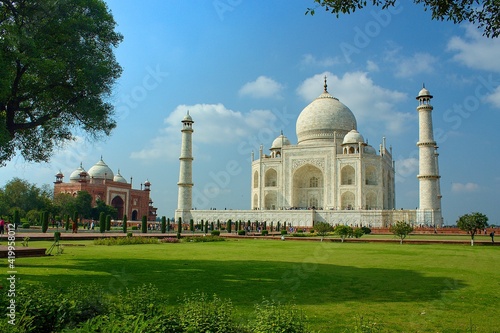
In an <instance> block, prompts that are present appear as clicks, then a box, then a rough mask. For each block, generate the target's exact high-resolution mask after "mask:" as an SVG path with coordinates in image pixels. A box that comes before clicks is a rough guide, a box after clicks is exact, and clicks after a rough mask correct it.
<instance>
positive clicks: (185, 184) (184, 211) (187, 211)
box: [175, 111, 194, 223]
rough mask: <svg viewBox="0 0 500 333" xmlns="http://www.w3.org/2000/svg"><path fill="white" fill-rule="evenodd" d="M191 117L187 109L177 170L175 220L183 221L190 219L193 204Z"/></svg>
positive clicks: (183, 121) (183, 120)
mask: <svg viewBox="0 0 500 333" xmlns="http://www.w3.org/2000/svg"><path fill="white" fill-rule="evenodd" d="M193 123H194V121H193V118H191V116H190V115H189V111H188V112H187V114H186V116H185V117H184V118H183V119H182V130H181V133H182V142H181V156H180V157H179V160H180V171H179V182H178V183H177V185H178V187H179V194H178V198H177V210H176V211H175V220H176V221H178V219H179V217H181V218H182V221H183V223H185V222H186V221H189V220H190V219H191V209H192V206H193V144H192V135H193Z"/></svg>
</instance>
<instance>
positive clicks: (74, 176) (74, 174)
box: [69, 163, 85, 183]
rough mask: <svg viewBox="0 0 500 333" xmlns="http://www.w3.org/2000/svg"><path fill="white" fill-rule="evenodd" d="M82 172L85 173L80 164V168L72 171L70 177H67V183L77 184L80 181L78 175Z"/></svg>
mask: <svg viewBox="0 0 500 333" xmlns="http://www.w3.org/2000/svg"><path fill="white" fill-rule="evenodd" d="M82 172H85V169H84V168H83V166H82V164H81V163H80V166H79V167H78V169H76V170H75V171H73V172H72V173H71V175H70V176H69V181H70V182H71V183H75V182H78V181H79V180H80V174H81V173H82Z"/></svg>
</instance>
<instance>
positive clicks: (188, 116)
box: [182, 111, 193, 122]
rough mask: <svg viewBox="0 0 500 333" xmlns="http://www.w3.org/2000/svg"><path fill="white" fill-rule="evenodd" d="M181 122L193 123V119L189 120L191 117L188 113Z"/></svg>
mask: <svg viewBox="0 0 500 333" xmlns="http://www.w3.org/2000/svg"><path fill="white" fill-rule="evenodd" d="M182 122H193V118H191V115H190V114H189V111H188V112H187V113H186V115H185V116H184V118H183V119H182Z"/></svg>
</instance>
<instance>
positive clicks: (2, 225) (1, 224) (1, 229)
mask: <svg viewBox="0 0 500 333" xmlns="http://www.w3.org/2000/svg"><path fill="white" fill-rule="evenodd" d="M4 231H5V221H4V220H3V217H1V216H0V235H3V234H4Z"/></svg>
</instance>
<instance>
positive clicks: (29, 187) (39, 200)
mask: <svg viewBox="0 0 500 333" xmlns="http://www.w3.org/2000/svg"><path fill="white" fill-rule="evenodd" d="M0 117H1V111H0ZM1 194H2V195H1V197H0V199H1V200H0V202H1V204H0V209H2V210H1V211H0V214H1V215H7V214H10V212H9V210H11V208H13V207H15V208H16V209H19V212H20V213H21V217H23V214H25V213H24V212H29V211H30V210H33V209H35V210H38V211H41V210H46V211H52V210H53V209H52V206H53V204H52V191H51V190H49V189H48V188H47V187H41V188H40V187H38V186H36V185H35V184H30V183H29V182H28V181H26V180H24V179H20V178H17V177H15V178H13V179H12V180H11V181H9V182H7V184H5V187H4V188H3V190H2V191H1Z"/></svg>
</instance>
